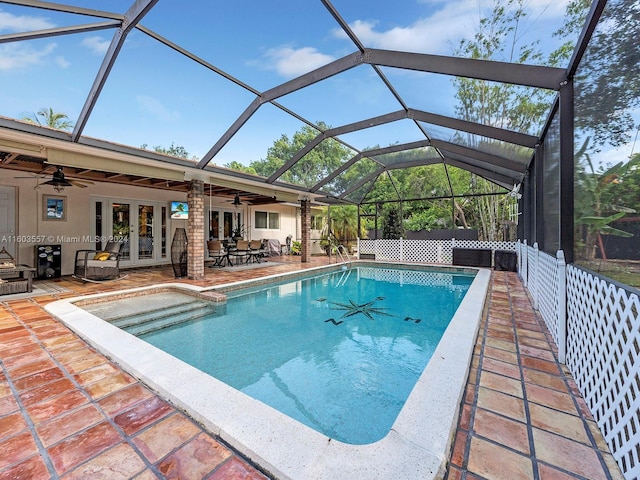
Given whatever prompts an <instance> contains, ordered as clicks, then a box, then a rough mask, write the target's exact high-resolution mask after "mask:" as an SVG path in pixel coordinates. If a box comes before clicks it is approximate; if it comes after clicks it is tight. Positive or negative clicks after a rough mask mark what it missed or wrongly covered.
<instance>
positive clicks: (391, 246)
mask: <svg viewBox="0 0 640 480" xmlns="http://www.w3.org/2000/svg"><path fill="white" fill-rule="evenodd" d="M454 248H489V249H491V250H494V251H495V250H515V248H516V243H515V242H483V241H479V240H455V239H451V240H405V239H403V238H400V239H398V240H389V239H378V240H359V241H358V255H360V256H361V258H363V257H366V256H369V255H374V256H375V259H376V260H383V261H389V262H413V263H442V264H447V265H451V263H452V262H453V249H454Z"/></svg>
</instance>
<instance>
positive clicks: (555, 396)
mask: <svg viewBox="0 0 640 480" xmlns="http://www.w3.org/2000/svg"><path fill="white" fill-rule="evenodd" d="M525 389H526V391H527V399H528V400H529V401H530V402H534V403H537V404H539V405H544V406H547V407H550V408H554V409H556V410H561V411H563V412H566V413H570V414H571V415H577V414H578V412H577V410H576V406H575V404H574V403H573V399H572V398H571V395H569V394H568V393H561V392H556V391H555V390H550V389H548V388H544V387H539V386H537V385H531V384H526V385H525Z"/></svg>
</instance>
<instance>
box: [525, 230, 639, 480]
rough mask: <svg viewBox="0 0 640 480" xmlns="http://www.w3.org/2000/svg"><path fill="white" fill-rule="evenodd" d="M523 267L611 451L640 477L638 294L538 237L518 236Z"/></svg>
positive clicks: (628, 475) (627, 475) (561, 354)
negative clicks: (551, 249) (529, 241)
mask: <svg viewBox="0 0 640 480" xmlns="http://www.w3.org/2000/svg"><path fill="white" fill-rule="evenodd" d="M516 252H517V253H518V271H519V274H520V276H521V278H522V281H523V284H524V285H525V286H526V287H527V288H528V290H529V294H530V295H531V299H532V302H533V304H534V306H536V308H539V312H540V315H541V317H542V318H543V320H544V322H545V324H546V325H547V328H548V329H549V332H550V333H551V335H552V337H553V339H554V341H555V342H556V345H557V346H558V358H559V360H560V361H561V362H563V363H566V365H567V367H568V368H569V371H570V372H571V375H572V376H573V378H574V379H575V381H576V384H577V385H578V388H579V389H580V392H581V394H582V396H583V397H584V399H585V401H586V403H587V405H588V407H589V410H590V411H591V414H592V415H593V417H594V419H595V420H596V422H597V424H598V426H599V428H600V430H601V432H602V434H603V436H604V438H605V440H606V442H607V445H608V446H609V449H610V450H611V453H612V455H613V457H614V458H615V460H616V461H617V463H618V465H619V466H620V469H621V471H622V473H623V475H624V476H625V478H627V479H637V478H640V440H639V438H640V301H639V300H638V295H636V294H635V293H631V292H629V291H628V290H626V289H624V288H623V287H620V286H617V285H615V284H613V283H612V282H609V281H607V280H605V279H603V278H600V277H598V276H597V275H595V274H592V273H590V272H587V271H585V270H583V269H581V268H579V267H577V266H574V265H569V266H566V265H565V262H564V255H563V253H562V251H560V252H558V255H557V256H556V257H555V258H554V257H553V256H551V255H549V254H547V253H544V252H540V251H539V250H538V247H537V245H536V244H534V246H533V247H528V246H527V245H526V242H525V243H522V244H521V243H518V245H517V246H516Z"/></svg>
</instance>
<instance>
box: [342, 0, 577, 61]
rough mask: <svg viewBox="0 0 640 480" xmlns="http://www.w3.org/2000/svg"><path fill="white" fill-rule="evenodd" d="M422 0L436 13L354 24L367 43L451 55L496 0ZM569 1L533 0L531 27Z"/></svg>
mask: <svg viewBox="0 0 640 480" xmlns="http://www.w3.org/2000/svg"><path fill="white" fill-rule="evenodd" d="M420 3H422V4H425V5H428V6H429V7H428V8H429V9H432V13H431V14H430V15H428V16H424V17H422V18H417V19H416V20H415V21H413V22H412V23H411V24H408V25H398V26H394V27H391V28H388V29H386V30H383V29H381V28H380V26H379V22H377V21H371V20H356V21H354V22H353V23H351V24H350V27H351V28H352V29H353V31H354V33H355V34H356V36H357V37H358V38H359V39H360V40H361V41H362V42H363V43H364V44H365V46H367V47H371V48H380V49H385V50H398V51H409V52H419V53H431V54H439V55H451V53H452V50H453V48H454V47H455V46H457V44H458V43H459V42H460V40H462V39H466V38H471V37H472V36H473V35H474V33H475V31H476V27H477V25H478V22H479V19H480V17H481V16H485V15H488V14H489V13H490V7H491V4H492V3H491V2H487V1H486V0H459V1H446V2H445V1H441V0H422V1H421V2H420ZM567 3H568V0H558V1H556V2H553V3H552V2H550V1H549V0H530V1H529V2H528V3H527V5H526V7H525V8H526V9H527V10H528V11H530V12H531V13H530V16H529V17H527V19H526V20H525V24H532V26H530V28H533V29H534V28H535V27H536V25H539V23H540V22H541V20H542V19H549V18H551V17H553V18H561V17H562V15H563V14H564V9H565V6H566V4H567ZM334 34H335V35H336V36H338V37H341V38H346V35H345V34H344V32H342V31H341V30H335V31H334Z"/></svg>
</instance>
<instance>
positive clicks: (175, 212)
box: [171, 202, 189, 220]
mask: <svg viewBox="0 0 640 480" xmlns="http://www.w3.org/2000/svg"><path fill="white" fill-rule="evenodd" d="M171 218H173V219H174V220H186V219H187V218H189V205H188V204H187V202H171Z"/></svg>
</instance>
